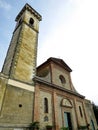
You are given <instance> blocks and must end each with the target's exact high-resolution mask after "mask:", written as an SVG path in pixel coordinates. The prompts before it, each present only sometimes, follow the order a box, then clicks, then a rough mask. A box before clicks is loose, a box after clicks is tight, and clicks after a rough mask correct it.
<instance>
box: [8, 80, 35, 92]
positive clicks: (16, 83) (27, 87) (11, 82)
mask: <svg viewBox="0 0 98 130" xmlns="http://www.w3.org/2000/svg"><path fill="white" fill-rule="evenodd" d="M8 84H9V85H12V86H15V87H18V88H21V89H25V90H28V91H31V92H34V86H31V85H28V84H25V83H22V82H19V81H16V80H13V79H9V80H8Z"/></svg>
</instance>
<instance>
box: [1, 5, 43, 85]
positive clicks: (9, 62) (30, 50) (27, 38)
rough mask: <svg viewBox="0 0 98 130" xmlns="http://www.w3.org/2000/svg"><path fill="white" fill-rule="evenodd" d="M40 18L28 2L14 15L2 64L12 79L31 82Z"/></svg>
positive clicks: (34, 69)
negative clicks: (14, 19)
mask: <svg viewBox="0 0 98 130" xmlns="http://www.w3.org/2000/svg"><path fill="white" fill-rule="evenodd" d="M40 20H41V16H40V15H39V14H38V13H37V12H36V11H35V10H34V9H32V7H30V6H29V5H28V4H27V5H26V6H25V7H24V8H23V9H22V10H21V12H20V13H19V14H18V15H17V17H16V22H17V24H16V27H15V30H14V33H13V37H12V40H11V44H10V47H9V51H8V54H7V57H6V60H5V63H4V66H3V72H4V73H5V74H7V75H10V77H11V78H13V79H17V80H21V81H24V82H28V83H32V78H33V76H34V75H35V73H36V59H37V43H38V31H39V21H40ZM6 70H7V71H6Z"/></svg>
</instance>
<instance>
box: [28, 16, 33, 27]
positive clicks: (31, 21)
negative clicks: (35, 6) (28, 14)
mask: <svg viewBox="0 0 98 130" xmlns="http://www.w3.org/2000/svg"><path fill="white" fill-rule="evenodd" d="M29 23H30V25H31V26H32V25H33V24H34V20H33V18H30V20H29Z"/></svg>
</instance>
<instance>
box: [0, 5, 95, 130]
mask: <svg viewBox="0 0 98 130" xmlns="http://www.w3.org/2000/svg"><path fill="white" fill-rule="evenodd" d="M15 20H16V27H15V30H14V32H13V36H12V39H11V43H10V46H9V49H8V52H7V55H6V58H5V62H4V65H3V68H2V71H1V73H0V130H29V129H31V128H30V124H31V123H32V122H39V124H40V126H39V129H41V130H46V129H47V130H48V129H49V128H50V129H51V130H60V129H62V130H65V129H66V130H82V129H85V130H96V129H97V123H96V120H95V116H94V112H93V108H92V104H91V102H90V101H89V100H87V99H85V97H84V96H83V95H81V94H79V93H78V92H77V91H76V90H75V88H74V86H73V84H72V81H71V75H70V73H71V72H72V70H71V68H70V67H69V66H68V65H67V64H66V63H65V62H64V61H63V60H62V59H58V58H53V57H51V58H49V59H48V60H47V61H45V62H44V63H43V64H41V65H40V66H39V67H36V60H37V45H38V33H39V22H40V21H41V20H42V17H41V15H40V14H39V13H38V12H37V11H35V10H34V9H33V8H32V7H31V6H30V5H29V4H26V5H25V6H24V7H23V9H22V10H21V11H20V13H19V14H18V15H17V17H16V19H15Z"/></svg>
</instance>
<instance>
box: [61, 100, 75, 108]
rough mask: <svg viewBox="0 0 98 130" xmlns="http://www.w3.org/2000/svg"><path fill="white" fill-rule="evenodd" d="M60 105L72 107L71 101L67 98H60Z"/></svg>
mask: <svg viewBox="0 0 98 130" xmlns="http://www.w3.org/2000/svg"><path fill="white" fill-rule="evenodd" d="M61 105H62V106H64V107H70V108H72V107H73V106H72V102H71V101H70V100H69V99H67V98H64V99H62V102H61Z"/></svg>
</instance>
